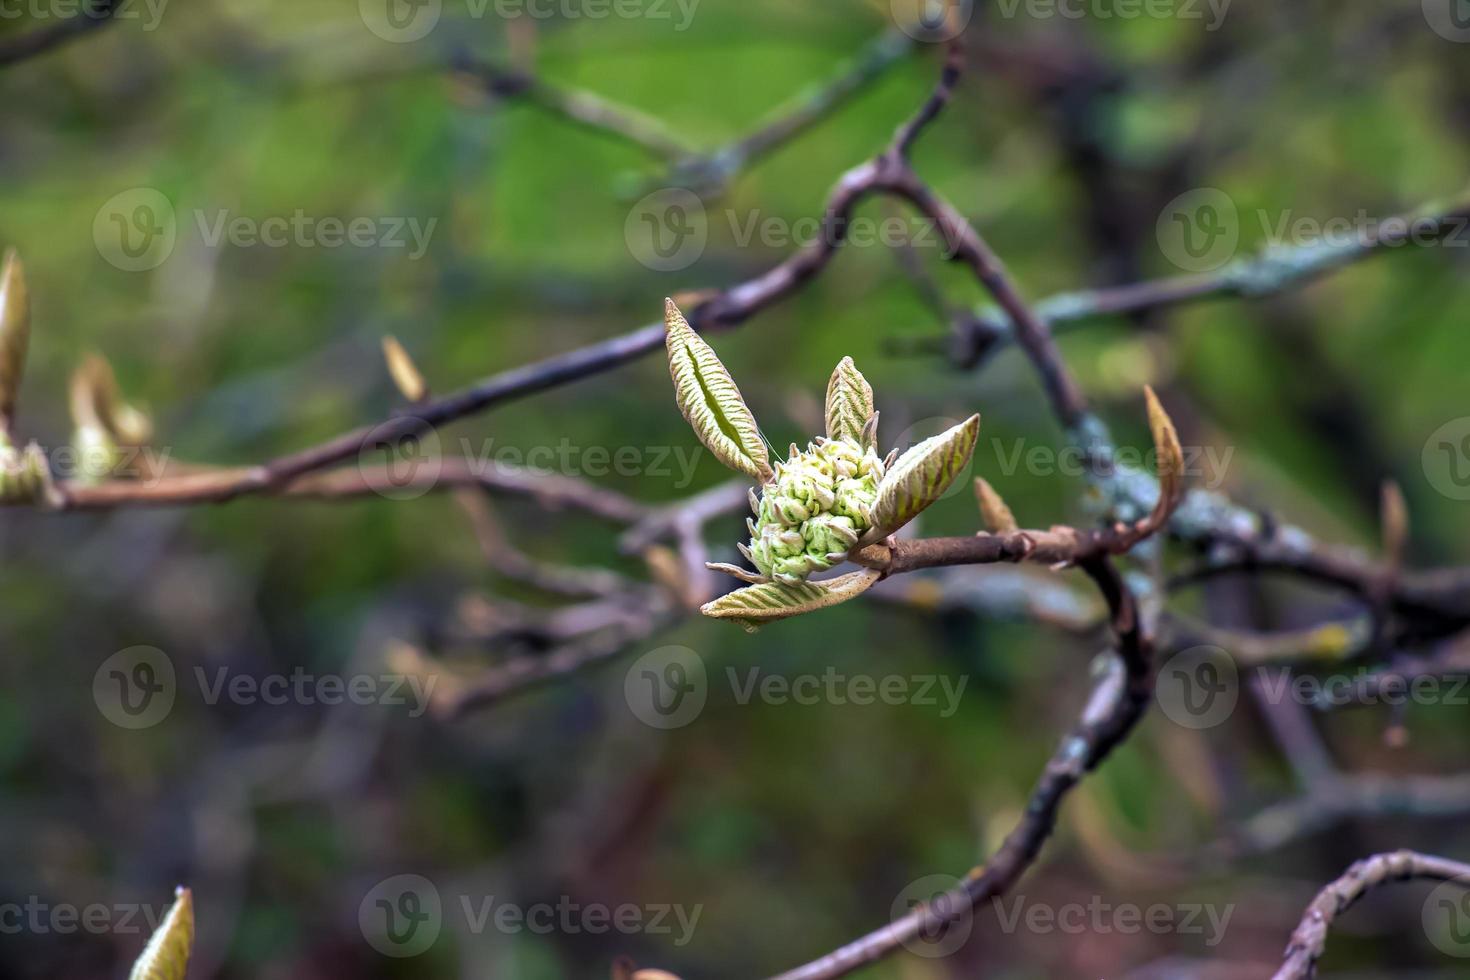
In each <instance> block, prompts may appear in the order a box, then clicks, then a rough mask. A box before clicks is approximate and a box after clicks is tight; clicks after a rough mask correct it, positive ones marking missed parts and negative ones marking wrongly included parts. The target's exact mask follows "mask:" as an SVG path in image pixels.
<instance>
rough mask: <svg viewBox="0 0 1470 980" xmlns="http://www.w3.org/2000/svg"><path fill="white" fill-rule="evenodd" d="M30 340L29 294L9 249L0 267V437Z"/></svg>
mask: <svg viewBox="0 0 1470 980" xmlns="http://www.w3.org/2000/svg"><path fill="white" fill-rule="evenodd" d="M30 342H31V297H30V292H29V291H28V290H27V288H26V277H25V269H24V268H23V267H22V266H21V264H20V259H19V258H18V257H17V256H16V254H15V252H14V251H13V250H12V251H9V252H6V253H5V266H4V268H3V269H0V439H3V438H4V435H3V433H4V429H5V428H6V427H7V426H8V425H9V424H10V419H11V417H12V416H14V415H15V400H16V397H17V396H18V395H19V394H20V381H21V377H22V375H24V374H25V367H26V350H27V348H29V347H30Z"/></svg>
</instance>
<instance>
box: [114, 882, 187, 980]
mask: <svg viewBox="0 0 1470 980" xmlns="http://www.w3.org/2000/svg"><path fill="white" fill-rule="evenodd" d="M174 894H175V896H176V897H175V899H174V904H173V907H172V908H170V909H169V910H168V915H166V916H165V917H164V920H163V923H162V924H161V925H159V927H158V931H157V932H155V933H154V934H153V938H152V939H149V940H148V945H147V946H146V947H144V949H143V955H142V956H139V957H138V962H136V963H134V964H133V972H131V973H129V974H128V980H184V973H185V971H186V970H187V969H188V968H189V950H190V948H191V947H192V946H193V945H194V898H193V896H192V895H191V894H190V892H189V889H187V888H182V887H181V888H179V889H178V890H176V891H175V892H174Z"/></svg>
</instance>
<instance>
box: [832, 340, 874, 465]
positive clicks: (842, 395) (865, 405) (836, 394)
mask: <svg viewBox="0 0 1470 980" xmlns="http://www.w3.org/2000/svg"><path fill="white" fill-rule="evenodd" d="M872 417H873V388H872V386H871V385H869V384H868V379H867V378H864V377H863V373H862V372H861V371H859V370H858V369H857V365H855V364H853V362H852V358H850V357H844V358H843V359H842V360H841V361H840V362H838V364H837V370H835V371H833V372H832V380H830V381H828V382H827V438H828V439H847V440H849V441H851V442H856V443H859V444H861V443H863V440H864V438H865V430H866V429H867V425H868V420H869V419H871V418H872Z"/></svg>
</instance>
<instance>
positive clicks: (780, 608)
mask: <svg viewBox="0 0 1470 980" xmlns="http://www.w3.org/2000/svg"><path fill="white" fill-rule="evenodd" d="M882 577H883V573H882V572H880V571H878V570H877V569H873V568H864V569H862V570H860V571H856V572H851V573H849V574H847V575H839V576H837V577H836V578H830V579H827V580H826V581H823V582H802V583H801V584H800V585H782V584H781V583H780V582H767V583H765V584H764V585H752V586H750V587H748V588H744V589H736V590H735V591H734V592H731V593H729V594H728V595H723V596H720V598H718V599H716V600H714V601H713V602H707V603H705V604H704V605H703V606H701V607H700V610H699V611H700V612H702V613H704V614H705V615H706V616H711V617H713V618H715V619H733V620H735V621H737V622H739V623H741V625H743V626H745V627H746V628H747V629H752V630H753V629H754V628H755V626H756V625H757V624H760V623H771V622H775V621H776V620H778V619H786V618H787V617H789V616H799V615H801V614H802V613H808V612H815V611H816V610H818V609H826V608H827V607H828V606H835V605H837V604H838V603H840V602H846V601H847V600H849V599H852V598H855V597H857V596H860V595H862V594H863V593H864V592H866V591H868V589H870V588H872V586H873V583H874V582H876V581H878V579H880V578H882Z"/></svg>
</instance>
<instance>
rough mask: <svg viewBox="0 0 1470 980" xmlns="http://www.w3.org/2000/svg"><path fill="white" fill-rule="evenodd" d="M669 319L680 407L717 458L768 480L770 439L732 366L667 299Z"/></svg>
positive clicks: (671, 364) (668, 340)
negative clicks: (762, 430)
mask: <svg viewBox="0 0 1470 980" xmlns="http://www.w3.org/2000/svg"><path fill="white" fill-rule="evenodd" d="M664 324H665V326H666V327H667V328H668V333H667V335H666V337H665V343H666V344H667V346H668V349H669V373H670V374H671V375H672V376H673V378H674V397H675V398H676V399H677V400H678V402H679V411H681V412H683V413H684V418H686V419H688V420H689V425H690V426H691V427H692V428H693V429H694V434H695V435H697V436H698V437H699V441H700V442H702V443H704V445H705V447H706V448H707V449H709V451H710V452H712V453H714V454H715V458H716V459H718V460H719V461H720V462H722V463H724V464H725V465H726V466H728V467H730V468H731V469H734V470H739V471H740V472H742V473H746V474H748V475H750V476H753V477H755V478H756V479H757V480H760V481H761V482H762V483H764V482H766V481H767V480H769V479H770V477H771V462H770V456H769V454H768V453H767V451H766V443H765V440H764V439H762V438H761V434H760V429H759V428H758V427H757V426H756V424H755V416H754V415H752V414H751V412H750V409H749V408H748V407H746V404H745V399H744V398H742V397H740V389H739V388H737V387H736V386H735V381H734V379H733V378H731V377H730V372H729V371H727V370H725V365H723V364H721V363H720V359H719V358H718V357H716V356H715V352H714V351H713V350H711V349H710V346H709V344H706V343H705V342H704V339H703V338H701V337H700V336H699V334H697V333H695V332H694V328H692V327H691V326H689V322H688V321H687V320H685V319H684V315H683V314H682V313H680V312H679V308H678V307H677V306H675V305H674V301H673V300H666V301H665V306H664Z"/></svg>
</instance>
